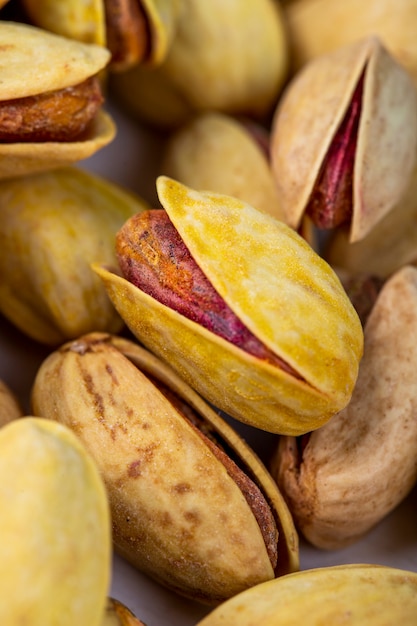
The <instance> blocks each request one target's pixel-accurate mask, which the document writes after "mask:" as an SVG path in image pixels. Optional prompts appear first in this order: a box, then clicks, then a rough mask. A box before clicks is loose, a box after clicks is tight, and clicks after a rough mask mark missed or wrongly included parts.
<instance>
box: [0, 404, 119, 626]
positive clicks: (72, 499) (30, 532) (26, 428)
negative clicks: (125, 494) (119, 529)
mask: <svg viewBox="0 0 417 626" xmlns="http://www.w3.org/2000/svg"><path fill="white" fill-rule="evenodd" d="M0 470H1V475H2V476H3V477H4V479H3V480H2V482H1V485H0V528H1V537H2V546H1V550H0V552H1V558H0V590H1V597H2V602H1V605H0V621H1V623H2V624H5V625H6V624H7V626H21V625H22V624H30V625H31V626H45V625H46V624H60V626H75V624H77V626H99V624H100V623H101V618H102V614H103V611H104V607H105V604H106V599H107V591H108V586H109V583H110V571H111V568H110V563H111V536H110V516H109V509H108V503H107V496H106V492H105V489H104V485H103V482H102V480H101V478H100V476H99V473H98V471H97V468H96V466H95V464H94V463H93V461H92V459H91V457H90V456H89V455H88V454H87V453H86V451H85V449H84V448H83V447H82V446H81V445H80V443H79V440H78V438H77V437H76V436H75V435H74V434H73V433H72V432H71V431H70V430H69V429H68V428H65V427H64V426H62V425H60V424H57V423H56V422H52V421H49V420H45V419H42V418H34V417H31V416H28V417H22V418H21V419H18V420H15V421H13V422H10V423H9V424H7V425H6V426H3V427H2V428H1V429H0ZM6 477H7V478H6Z"/></svg>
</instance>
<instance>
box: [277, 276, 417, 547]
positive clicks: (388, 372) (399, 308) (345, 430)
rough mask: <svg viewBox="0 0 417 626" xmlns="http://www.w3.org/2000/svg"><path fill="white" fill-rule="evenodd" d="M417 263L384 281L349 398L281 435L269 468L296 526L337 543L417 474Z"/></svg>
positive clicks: (368, 522) (394, 499)
mask: <svg viewBox="0 0 417 626" xmlns="http://www.w3.org/2000/svg"><path fill="white" fill-rule="evenodd" d="M416 368H417V269H416V268H414V267H404V268H402V269H400V270H399V271H398V272H396V273H395V274H394V275H393V276H392V277H391V278H390V279H389V280H387V281H386V282H385V284H384V286H383V287H382V289H381V291H380V292H379V295H378V297H377V299H376V302H375V304H374V306H373V308H372V310H371V312H370V314H369V317H368V319H367V321H366V322H365V343H364V356H363V358H362V361H361V364H360V367H359V376H358V380H357V383H356V386H355V389H354V392H353V395H352V399H351V401H350V402H349V404H348V405H347V407H346V408H345V409H343V410H342V411H340V413H338V414H337V415H335V416H334V417H333V418H332V420H330V422H328V423H327V424H326V425H325V426H323V427H322V428H320V429H319V430H317V431H315V432H314V433H311V434H310V435H306V436H305V437H301V438H300V439H299V440H297V439H296V438H293V437H282V438H280V441H279V444H278V447H277V450H276V452H275V454H274V456H273V460H272V464H271V473H272V475H273V476H274V478H275V479H276V481H277V483H278V485H279V487H280V488H281V490H282V492H283V494H284V497H285V498H286V500H287V502H288V505H289V507H290V510H291V511H292V513H293V516H294V520H295V522H296V525H297V527H298V529H299V530H300V532H301V533H302V534H303V535H304V536H305V538H306V539H307V540H308V541H309V542H310V543H312V544H314V545H315V546H317V547H319V548H324V549H339V548H341V547H344V546H346V545H349V544H351V543H353V542H354V541H356V540H357V539H359V538H360V537H362V536H363V535H364V534H365V533H367V532H368V531H369V530H371V528H373V527H374V526H375V525H376V524H377V523H378V522H379V521H380V520H382V519H383V518H384V517H385V516H386V515H387V514H388V513H389V512H390V511H392V510H393V509H394V508H395V507H396V506H397V505H398V504H399V503H400V502H401V501H402V500H403V499H404V498H405V497H406V495H407V494H408V493H409V492H410V491H411V489H412V487H413V486H414V485H415V484H416V482H417V466H416V451H417V423H416V420H415V406H416V403H417V389H416V384H415V372H416Z"/></svg>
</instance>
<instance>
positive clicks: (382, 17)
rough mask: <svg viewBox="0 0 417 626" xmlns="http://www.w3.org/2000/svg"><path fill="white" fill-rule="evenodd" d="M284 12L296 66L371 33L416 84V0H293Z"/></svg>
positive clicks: (285, 7)
mask: <svg viewBox="0 0 417 626" xmlns="http://www.w3.org/2000/svg"><path fill="white" fill-rule="evenodd" d="M284 15H285V19H286V23H287V28H288V33H289V37H290V39H291V53H292V56H291V60H292V63H293V67H294V68H295V69H296V70H298V69H299V68H300V67H302V66H303V65H305V64H306V63H308V62H309V61H310V60H311V59H312V58H315V57H316V56H319V55H321V54H325V53H327V52H330V51H331V50H335V49H336V48H339V47H340V46H344V45H346V44H349V43H353V42H354V41H357V40H358V39H361V38H363V37H366V36H368V35H370V34H374V35H377V36H378V37H380V39H381V40H382V41H383V42H384V45H385V46H386V47H387V49H388V50H389V51H390V52H391V54H392V55H393V56H394V57H395V58H396V59H398V61H399V62H400V63H401V64H402V65H403V66H404V67H405V68H406V69H407V70H408V72H409V73H410V74H411V75H412V77H413V80H414V82H415V83H416V85H417V39H416V33H415V24H416V20H417V0H406V1H405V2H398V1H397V0H378V1H377V2H363V1H362V0H350V2H342V1H340V0H336V1H335V0H298V1H297V0H295V1H293V2H286V3H285V5H284ZM323 16H326V19H323Z"/></svg>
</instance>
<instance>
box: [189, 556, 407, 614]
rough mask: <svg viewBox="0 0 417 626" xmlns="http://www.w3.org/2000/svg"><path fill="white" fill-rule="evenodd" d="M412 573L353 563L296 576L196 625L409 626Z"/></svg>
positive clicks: (250, 591)
mask: <svg viewBox="0 0 417 626" xmlns="http://www.w3.org/2000/svg"><path fill="white" fill-rule="evenodd" d="M416 620H417V574H416V573H415V572H409V571H406V570H402V569H396V568H393V567H386V566H378V565H368V564H358V565H339V566H333V567H321V568H316V569H310V570H304V571H302V572H296V573H294V574H290V575H288V576H283V577H282V578H280V579H277V580H274V581H269V582H266V583H263V584H261V585H257V586H256V587H253V588H252V589H248V590H247V591H244V592H243V593H241V594H239V595H238V596H236V597H235V598H231V599H230V600H228V601H227V602H225V603H224V604H222V605H221V606H220V607H217V608H215V609H214V610H213V611H212V613H211V614H209V615H208V616H207V617H205V618H203V620H201V621H200V622H199V623H198V625H197V626H229V625H230V624H239V626H252V625H253V624H262V626H299V625H300V624H308V625H309V626H322V625H323V624H350V625H351V626H363V624H367V625H369V626H392V624H402V625H404V626H414V624H415V623H416Z"/></svg>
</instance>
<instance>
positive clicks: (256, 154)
mask: <svg viewBox="0 0 417 626" xmlns="http://www.w3.org/2000/svg"><path fill="white" fill-rule="evenodd" d="M255 130H256V129H255ZM259 132H261V130H259ZM265 133H266V131H265ZM265 140H266V143H267V144H268V142H269V137H268V135H266V137H265ZM160 169H161V172H162V173H163V174H166V175H167V176H170V177H171V178H175V179H177V180H179V181H181V182H182V183H184V184H185V185H188V186H189V187H193V188H194V189H211V190H212V191H216V192H219V193H224V194H227V195H229V196H234V197H235V198H240V199H241V200H245V201H246V202H248V203H249V204H251V205H252V206H254V207H256V208H257V209H259V210H260V211H264V212H265V213H269V214H271V215H273V216H274V217H276V218H277V219H280V220H284V219H285V216H284V212H283V210H282V209H281V206H280V203H279V200H278V194H277V190H276V185H275V180H274V177H273V175H272V171H271V166H270V163H269V159H268V154H267V149H266V150H264V149H263V147H262V146H261V145H260V143H259V142H258V141H257V137H256V136H254V133H252V132H251V128H250V127H249V126H248V125H245V124H244V123H243V122H239V121H238V120H237V119H235V118H233V117H232V116H229V115H226V114H224V113H219V112H205V113H200V114H198V115H196V116H195V118H194V119H193V120H191V121H190V122H189V123H188V124H186V125H184V126H183V127H181V128H180V129H178V130H177V131H176V132H175V133H173V135H172V136H171V137H170V139H169V141H168V143H167V144H166V147H165V151H164V154H163V160H162V165H161V168H160Z"/></svg>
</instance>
